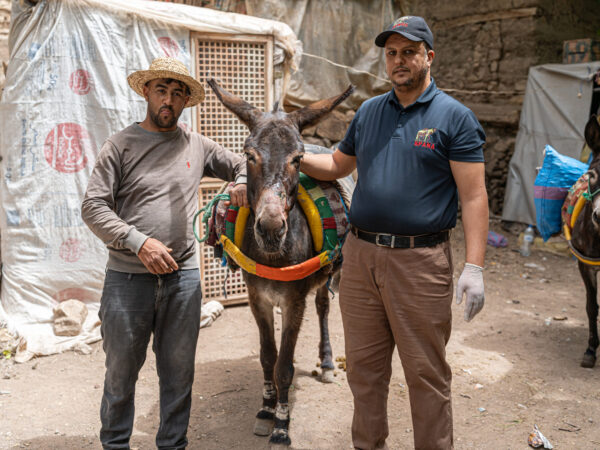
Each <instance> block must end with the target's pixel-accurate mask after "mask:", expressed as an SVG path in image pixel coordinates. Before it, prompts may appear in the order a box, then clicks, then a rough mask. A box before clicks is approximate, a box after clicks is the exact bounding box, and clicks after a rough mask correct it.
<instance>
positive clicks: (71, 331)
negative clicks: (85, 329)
mask: <svg viewBox="0 0 600 450" xmlns="http://www.w3.org/2000/svg"><path fill="white" fill-rule="evenodd" d="M87 315H88V309H87V306H85V303H83V302H81V301H79V300H75V299H71V300H65V301H64V302H60V303H59V304H58V306H56V307H55V308H54V334H55V335H57V336H77V335H78V334H79V333H81V327H82V326H83V322H85V318H86V317H87Z"/></svg>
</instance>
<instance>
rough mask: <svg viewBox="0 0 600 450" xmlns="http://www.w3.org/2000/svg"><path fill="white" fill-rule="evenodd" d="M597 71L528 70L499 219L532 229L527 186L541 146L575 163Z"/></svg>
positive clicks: (573, 67) (588, 67) (565, 67)
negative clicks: (571, 159)
mask: <svg viewBox="0 0 600 450" xmlns="http://www.w3.org/2000/svg"><path fill="white" fill-rule="evenodd" d="M599 69H600V61H596V62H591V63H582V64H546V65H542V66H536V67H532V68H531V69H529V77H528V79H527V87H526V89H525V100H524V102H523V109H522V110H521V119H520V122H519V131H518V133H517V139H516V141H515V152H514V154H513V156H512V158H511V160H510V164H509V168H508V178H507V182H506V195H505V197H504V210H503V211H502V219H504V220H509V221H513V222H522V223H531V224H533V223H535V205H534V203H533V183H534V181H535V176H536V173H537V172H536V168H537V167H540V166H541V165H542V161H543V159H544V154H543V152H544V147H545V146H546V145H547V144H549V145H551V146H552V147H554V149H555V150H557V151H558V152H559V153H562V154H563V155H567V156H571V157H573V158H579V157H580V155H581V150H582V148H583V145H584V138H583V130H584V127H585V124H586V122H587V121H588V118H589V115H590V106H591V101H592V88H593V86H592V77H593V75H594V74H595V73H596V72H597V71H598V70H599Z"/></svg>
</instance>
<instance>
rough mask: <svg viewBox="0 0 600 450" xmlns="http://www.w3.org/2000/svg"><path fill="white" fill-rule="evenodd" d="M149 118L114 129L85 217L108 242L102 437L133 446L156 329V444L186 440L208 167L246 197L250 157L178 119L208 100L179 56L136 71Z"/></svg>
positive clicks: (135, 84) (234, 196) (108, 444)
mask: <svg viewBox="0 0 600 450" xmlns="http://www.w3.org/2000/svg"><path fill="white" fill-rule="evenodd" d="M127 80H128V82H129V85H130V86H131V88H132V89H133V90H134V91H135V92H137V93H138V94H139V95H141V96H143V97H144V98H145V99H146V101H147V102H148V107H147V112H146V118H145V119H144V121H143V122H140V123H133V124H132V125H130V126H128V127H127V128H125V129H124V130H122V131H120V132H119V133H117V134H115V135H113V136H111V137H110V138H108V139H107V140H106V142H105V144H104V146H103V147H102V149H101V151H100V153H99V155H98V159H97V161H96V165H95V167H94V170H93V172H92V175H91V177H90V180H89V184H88V187H87V191H86V194H85V198H84V200H83V204H82V218H83V220H84V221H85V223H86V224H87V225H88V226H89V228H90V229H91V230H92V232H93V233H94V234H96V236H98V237H99V238H100V239H102V241H103V242H104V243H105V244H106V245H107V247H108V254H109V256H108V262H107V267H106V278H105V281H104V290H103V293H102V299H101V304H100V312H99V315H100V319H101V320H102V327H101V331H102V337H103V339H104V344H103V345H104V351H105V353H106V375H105V381H104V395H103V397H102V404H101V408H100V418H101V421H102V428H101V430H100V440H101V441H102V446H103V448H105V449H124V448H129V439H130V436H131V432H132V428H133V419H134V393H135V383H136V380H137V377H138V373H139V371H140V369H141V367H142V365H143V364H144V361H145V359H146V350H147V346H148V343H149V340H150V335H151V334H152V333H154V338H153V343H152V349H153V351H154V353H155V355H156V369H157V372H158V377H159V381H160V426H159V429H158V433H157V435H156V445H157V447H158V448H159V449H183V448H185V447H186V445H187V438H186V433H187V427H188V422H189V417H190V407H191V400H192V383H193V379H194V358H195V353H196V342H197V340H198V330H199V328H200V307H201V300H202V294H201V288H200V274H199V271H198V261H197V258H196V255H195V243H194V238H193V231H192V219H193V215H194V213H195V211H196V208H197V204H198V186H199V183H200V179H201V178H202V176H203V175H205V174H207V175H209V176H215V177H219V178H221V179H224V180H228V181H234V180H235V183H236V184H235V186H234V188H233V189H232V190H231V202H232V203H233V204H234V205H238V206H246V205H247V200H246V184H245V183H246V173H245V161H244V160H243V158H242V157H241V156H240V155H237V154H235V153H233V152H230V151H228V150H225V149H224V148H223V147H221V146H220V145H218V144H216V143H215V142H213V141H212V140H210V139H208V138H206V137H204V136H202V135H200V134H198V133H193V132H188V131H184V130H183V129H182V128H181V127H178V126H177V121H178V119H179V116H180V115H181V112H182V111H183V108H186V107H191V106H194V105H197V104H199V103H200V102H202V100H204V89H203V88H202V85H201V84H200V83H199V82H198V81H196V80H195V79H194V78H192V77H191V76H190V74H189V72H188V70H187V68H186V67H185V66H184V65H183V64H182V63H181V62H179V61H178V60H175V59H172V58H157V59H155V60H154V61H153V62H152V64H151V65H150V68H149V69H148V70H142V71H137V72H134V73H132V74H131V75H129V77H128V79H127Z"/></svg>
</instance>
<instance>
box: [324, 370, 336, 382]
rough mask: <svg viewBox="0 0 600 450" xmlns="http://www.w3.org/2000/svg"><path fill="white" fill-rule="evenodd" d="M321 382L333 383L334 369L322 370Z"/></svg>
mask: <svg viewBox="0 0 600 450" xmlns="http://www.w3.org/2000/svg"><path fill="white" fill-rule="evenodd" d="M321 381H322V382H323V383H333V382H334V379H333V369H322V370H321Z"/></svg>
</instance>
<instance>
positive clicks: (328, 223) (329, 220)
mask: <svg viewBox="0 0 600 450" xmlns="http://www.w3.org/2000/svg"><path fill="white" fill-rule="evenodd" d="M321 220H322V221H323V229H324V230H335V229H336V228H337V225H336V224H335V218H334V217H324V218H322V219H321Z"/></svg>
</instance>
